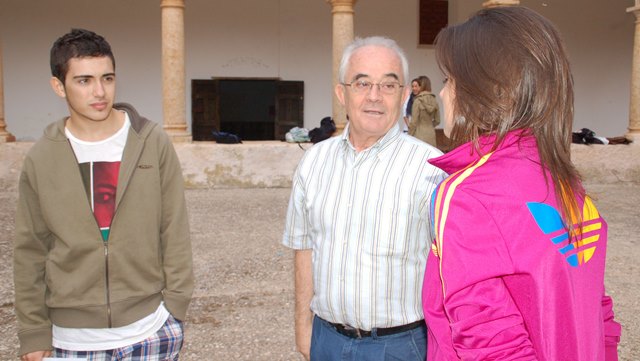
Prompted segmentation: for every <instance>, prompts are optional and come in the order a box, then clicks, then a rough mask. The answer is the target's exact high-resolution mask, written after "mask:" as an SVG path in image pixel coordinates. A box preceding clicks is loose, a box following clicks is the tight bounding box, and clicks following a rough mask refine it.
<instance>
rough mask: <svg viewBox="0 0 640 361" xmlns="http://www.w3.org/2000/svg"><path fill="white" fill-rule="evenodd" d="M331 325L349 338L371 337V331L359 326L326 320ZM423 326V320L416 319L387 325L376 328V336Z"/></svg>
mask: <svg viewBox="0 0 640 361" xmlns="http://www.w3.org/2000/svg"><path fill="white" fill-rule="evenodd" d="M326 322H327V323H328V324H330V325H331V327H333V328H334V329H335V330H336V331H338V333H340V334H342V335H345V336H347V337H351V338H364V337H371V334H372V331H366V330H361V329H359V328H354V327H351V326H347V325H343V324H341V323H333V322H329V321H326ZM422 326H425V323H424V320H418V321H415V322H411V323H408V324H406V325H401V326H395V327H387V328H376V329H375V330H376V332H375V333H376V335H377V336H389V335H394V334H396V333H401V332H407V331H411V330H413V329H416V328H418V327H422Z"/></svg>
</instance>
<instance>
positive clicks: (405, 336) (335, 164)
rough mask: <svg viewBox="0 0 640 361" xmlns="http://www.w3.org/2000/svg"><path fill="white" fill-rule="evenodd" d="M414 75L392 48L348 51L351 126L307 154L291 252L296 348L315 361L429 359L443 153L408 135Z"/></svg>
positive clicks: (344, 99) (359, 42)
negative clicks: (426, 305)
mask: <svg viewBox="0 0 640 361" xmlns="http://www.w3.org/2000/svg"><path fill="white" fill-rule="evenodd" d="M407 73H408V66H407V60H406V57H405V55H404V52H403V51H402V49H400V48H399V47H398V45H397V44H396V42H395V41H393V40H391V39H388V38H382V37H370V38H363V39H356V40H355V41H354V42H353V43H352V44H350V45H349V46H347V47H346V48H345V51H344V53H343V57H342V62H341V66H340V71H339V81H340V84H338V85H337V86H336V89H335V91H336V94H337V96H338V99H339V100H340V102H341V103H342V104H343V105H344V107H345V108H346V113H347V115H348V117H349V122H348V124H347V126H346V127H345V130H344V132H343V134H342V135H340V136H337V137H333V138H330V139H328V140H325V141H324V142H321V143H318V144H316V145H314V146H313V147H312V148H310V149H309V150H307V152H306V154H305V155H304V157H303V159H302V160H301V161H300V164H299V165H298V168H297V170H296V173H295V175H294V179H293V188H292V192H291V199H290V202H289V208H288V212H287V221H286V226H285V232H284V236H283V244H284V245H286V246H287V247H290V248H293V249H294V250H295V289H296V307H295V313H296V314H295V328H296V345H297V348H298V350H299V351H300V352H301V353H302V354H303V356H304V357H305V358H306V359H312V360H323V361H327V360H329V361H330V360H342V359H343V357H345V358H346V359H350V360H378V359H379V360H385V359H389V358H395V359H399V360H414V359H415V360H424V358H425V353H426V327H425V324H424V316H423V314H422V304H421V291H422V287H421V285H422V280H423V276H424V269H425V265H426V258H427V253H428V252H429V249H430V248H429V247H430V242H429V240H430V239H432V236H431V234H432V232H431V228H430V221H429V203H430V202H429V201H430V197H431V194H432V191H433V189H434V187H435V186H436V185H437V184H438V183H439V182H440V181H441V180H442V179H444V175H445V174H444V173H443V172H442V171H440V170H438V169H437V168H435V167H433V166H431V165H430V164H429V163H428V162H427V159H429V158H432V157H435V156H439V155H441V152H440V151H439V150H437V149H436V148H434V147H433V146H430V145H428V144H425V143H423V142H421V141H419V140H417V139H415V138H413V137H410V136H408V135H407V134H405V133H403V132H402V129H401V126H402V122H403V120H402V117H403V111H402V105H403V103H404V100H405V99H406V98H407V96H408V93H409V89H408V87H407V86H406V85H407Z"/></svg>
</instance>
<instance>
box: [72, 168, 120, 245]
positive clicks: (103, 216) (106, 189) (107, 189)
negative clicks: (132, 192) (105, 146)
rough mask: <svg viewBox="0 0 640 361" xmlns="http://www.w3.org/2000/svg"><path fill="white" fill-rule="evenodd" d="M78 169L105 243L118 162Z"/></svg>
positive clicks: (110, 218)
mask: <svg viewBox="0 0 640 361" xmlns="http://www.w3.org/2000/svg"><path fill="white" fill-rule="evenodd" d="M80 168H81V170H82V174H83V181H84V185H85V189H86V191H87V195H88V197H89V200H90V203H91V209H92V210H93V214H94V216H95V217H96V221H97V222H98V226H99V227H100V231H101V232H102V237H103V239H104V240H105V241H106V240H107V239H108V238H109V228H110V227H111V221H112V219H113V214H114V212H115V206H116V189H117V185H118V174H119V172H120V162H89V163H82V164H80Z"/></svg>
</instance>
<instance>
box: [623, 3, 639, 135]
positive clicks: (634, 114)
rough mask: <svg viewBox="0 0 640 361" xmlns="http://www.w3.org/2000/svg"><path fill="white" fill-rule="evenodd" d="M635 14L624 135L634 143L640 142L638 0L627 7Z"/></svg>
mask: <svg viewBox="0 0 640 361" xmlns="http://www.w3.org/2000/svg"><path fill="white" fill-rule="evenodd" d="M627 12H628V13H633V14H634V15H635V16H636V29H635V35H634V37H633V61H632V65H631V99H630V102H629V132H628V133H627V134H625V137H626V138H627V139H629V140H632V141H633V142H634V143H636V144H639V143H640V0H636V4H635V6H632V7H630V8H628V9H627Z"/></svg>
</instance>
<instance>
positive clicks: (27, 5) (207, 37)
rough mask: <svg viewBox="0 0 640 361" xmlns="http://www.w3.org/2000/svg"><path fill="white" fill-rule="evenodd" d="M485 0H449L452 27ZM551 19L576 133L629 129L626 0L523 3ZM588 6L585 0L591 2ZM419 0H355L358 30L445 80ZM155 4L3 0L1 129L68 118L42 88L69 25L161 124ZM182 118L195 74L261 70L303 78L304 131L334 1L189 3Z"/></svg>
mask: <svg viewBox="0 0 640 361" xmlns="http://www.w3.org/2000/svg"><path fill="white" fill-rule="evenodd" d="M482 2H483V1H481V0H451V1H450V5H449V6H450V22H451V23H456V22H460V21H463V20H464V19H465V18H466V17H467V16H468V15H469V14H471V13H473V12H474V11H475V10H477V9H479V8H480V7H481V4H482ZM521 3H522V4H523V5H526V6H529V7H532V8H534V9H535V10H537V11H539V12H541V13H542V14H543V15H545V16H547V17H549V18H550V19H551V20H552V21H554V22H555V23H556V24H557V26H558V27H559V28H560V30H561V31H562V33H563V35H564V37H565V39H566V43H567V47H568V49H569V54H570V56H571V60H572V64H573V70H574V78H575V83H576V122H575V127H574V128H575V129H579V128H582V127H587V128H590V129H592V130H595V131H596V133H597V134H598V135H601V136H617V135H622V134H624V133H625V132H626V128H627V126H628V113H629V87H630V84H629V83H630V74H631V54H632V45H633V29H634V20H635V19H634V17H633V15H631V14H627V13H626V12H625V10H626V8H627V7H629V6H632V5H633V1H632V0H622V1H615V2H610V3H609V2H607V4H606V5H603V3H602V2H600V1H596V0H583V1H581V0H547V1H544V2H542V1H539V0H538V1H528V0H522V1H521ZM590 4H591V5H590ZM417 8H418V0H402V1H400V2H396V1H386V0H360V1H358V2H357V3H356V6H355V33H356V35H359V36H367V35H386V36H389V37H392V38H394V39H396V40H397V41H398V42H399V43H400V45H401V46H402V47H403V48H404V49H405V51H406V52H407V55H408V57H409V62H410V76H411V77H415V76H417V75H421V74H425V75H428V76H430V77H431V78H432V84H433V88H434V91H435V92H438V91H439V90H440V89H441V87H442V82H441V75H440V72H439V70H438V68H437V66H436V64H435V58H434V53H433V49H432V47H431V46H420V45H417V39H418V35H417V34H418V15H417ZM160 19H161V13H160V0H136V1H130V0H111V1H107V2H105V1H103V2H100V1H88V0H56V1H24V0H0V38H1V39H2V47H3V59H2V61H3V68H4V97H5V99H4V104H5V120H6V122H7V129H8V130H9V131H10V132H11V133H13V134H14V135H15V136H16V137H17V138H18V140H33V139H36V138H37V137H39V136H40V134H41V133H42V128H43V127H44V126H45V125H46V124H47V123H49V122H50V121H52V120H53V119H56V118H59V117H61V116H64V115H66V114H67V109H66V104H65V103H64V101H62V100H60V99H59V98H57V97H56V96H55V95H54V94H53V92H52V91H51V90H50V88H49V83H48V80H49V77H50V71H49V65H48V58H49V55H48V53H49V49H50V47H51V44H52V42H53V41H54V40H55V39H56V38H57V37H58V36H59V35H61V34H63V33H65V32H67V31H69V29H70V28H72V27H84V28H88V29H91V30H94V31H96V32H98V33H100V34H102V35H105V37H106V38H107V40H109V42H110V43H111V45H112V47H113V50H114V52H115V56H116V61H117V74H118V87H117V89H118V90H117V91H118V94H117V100H119V101H127V102H130V103H132V104H134V105H135V106H136V107H137V108H138V110H139V111H140V112H141V113H142V114H144V115H146V116H148V117H150V118H152V119H154V120H156V121H159V122H161V121H162V88H161V87H162V83H161V58H160V57H161V40H160V39H161V28H160V27H161V23H160ZM185 37H186V40H185V46H186V61H185V65H186V75H187V95H186V96H187V122H188V126H189V127H190V122H191V104H190V99H191V91H190V81H191V79H207V78H210V77H212V76H215V77H266V78H282V79H283V80H302V81H304V82H305V102H304V107H305V113H304V117H305V127H307V128H309V129H310V128H313V127H316V126H318V125H319V122H320V119H322V118H323V117H324V116H326V115H329V114H331V96H332V92H333V89H332V85H331V7H330V5H329V4H328V3H327V2H326V1H324V0H273V1H263V0H234V1H225V2H222V1H210V0H188V1H186V9H185Z"/></svg>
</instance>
